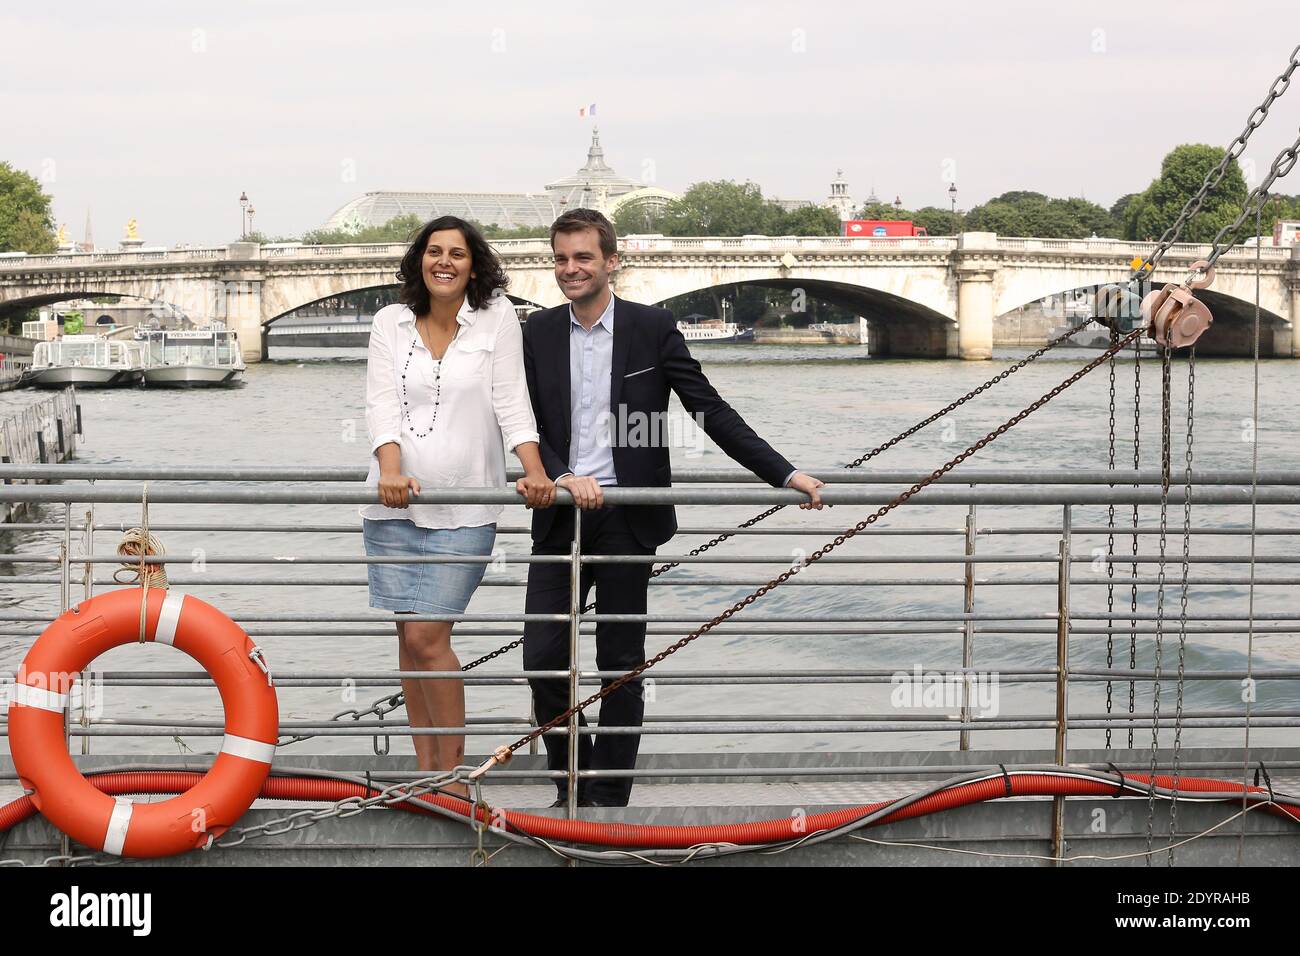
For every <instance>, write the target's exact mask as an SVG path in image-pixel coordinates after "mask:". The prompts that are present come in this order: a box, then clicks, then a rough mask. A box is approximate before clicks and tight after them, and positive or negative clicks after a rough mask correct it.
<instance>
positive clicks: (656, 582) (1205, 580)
mask: <svg viewBox="0 0 1300 956" xmlns="http://www.w3.org/2000/svg"><path fill="white" fill-rule="evenodd" d="M73 563H76V562H75V561H74V562H73ZM953 563H954V564H956V563H959V561H958V560H957V559H954V561H953ZM1256 563H1257V564H1258V565H1266V564H1267V563H1268V561H1267V559H1260V560H1259V561H1258V562H1256ZM167 580H168V582H169V584H170V585H171V586H172V587H174V588H183V589H186V590H193V589H196V588H204V587H294V588H326V587H329V588H345V587H346V588H363V587H366V586H367V585H368V584H369V582H368V581H367V580H366V579H365V578H362V577H356V578H317V577H312V578H256V577H231V578H225V577H215V576H209V575H204V576H203V577H201V578H200V577H177V576H176V575H172V574H169V575H168V576H167ZM4 583H5V585H6V586H9V585H30V586H37V585H51V584H60V583H61V579H60V578H59V577H57V576H55V575H46V576H40V575H13V576H6V577H5V578H4ZM763 583H765V582H764V581H763V579H761V578H758V577H708V578H696V577H683V576H682V575H681V573H680V572H679V573H678V574H668V575H664V576H660V577H657V578H651V579H650V582H649V586H650V587H656V588H662V587H671V588H690V587H745V588H756V587H758V586H759V585H760V584H763ZM1057 583H1058V582H1057V579H1056V578H1055V577H1051V576H1046V575H1044V576H1042V577H1036V578H975V586H976V587H1043V586H1046V585H1051V586H1052V587H1055V586H1056V585H1057ZM1070 583H1071V585H1072V586H1075V585H1077V586H1079V587H1104V586H1106V585H1108V584H1109V585H1112V586H1114V587H1116V588H1121V587H1122V588H1127V587H1129V586H1130V585H1133V584H1137V585H1139V586H1144V587H1149V586H1155V585H1158V584H1159V583H1160V578H1159V577H1151V576H1139V577H1138V578H1137V579H1136V580H1134V579H1133V578H1132V577H1131V576H1127V575H1126V576H1125V577H1123V578H1122V579H1118V578H1107V577H1104V576H1101V575H1097V574H1093V575H1090V576H1089V577H1078V578H1071V579H1070ZM1251 583H1252V582H1251V579H1250V576H1249V575H1248V574H1238V575H1224V576H1193V575H1189V576H1188V579H1187V584H1188V586H1189V587H1193V588H1194V587H1207V586H1222V585H1226V584H1251ZM1253 583H1254V584H1255V585H1257V586H1260V587H1267V586H1270V585H1272V586H1286V587H1294V586H1296V585H1300V577H1294V578H1281V577H1258V576H1257V577H1256V578H1255V580H1254V582H1253ZM527 584H528V581H527V579H525V578H493V577H491V576H486V577H484V578H483V580H482V581H481V582H480V583H479V587H511V588H521V587H525V586H527ZM1171 584H1173V585H1177V584H1178V582H1177V581H1174V580H1173V579H1171V578H1170V577H1168V576H1166V578H1165V585H1166V587H1169V586H1170V585H1171ZM92 585H93V586H94V587H109V588H112V587H121V582H120V581H115V580H113V579H112V578H96V579H95V580H94V581H92ZM964 585H965V582H964V581H963V580H962V579H960V578H911V577H909V578H825V577H817V576H815V575H805V576H799V577H792V578H790V579H788V580H787V581H786V582H785V586H786V587H862V588H866V587H890V588H917V587H925V588H934V587H962V586H964ZM1296 616H1297V617H1300V614H1298V615H1296Z"/></svg>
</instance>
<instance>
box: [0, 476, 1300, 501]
mask: <svg viewBox="0 0 1300 956" xmlns="http://www.w3.org/2000/svg"><path fill="white" fill-rule="evenodd" d="M916 477H917V476H912V477H911V478H909V479H908V482H907V484H909V485H910V484H911V483H912V481H914V480H915V478H916ZM1033 484H1034V487H1021V488H1012V487H1007V488H990V487H979V488H971V487H966V486H965V485H963V486H960V487H958V486H946V485H943V484H939V485H935V486H932V487H929V488H926V489H925V490H923V491H922V492H920V493H919V494H918V495H917V497H916V498H915V499H914V500H915V501H917V502H921V503H924V504H926V505H933V506H941V505H971V504H987V505H1017V506H1021V507H1023V506H1028V505H1066V504H1076V505H1088V504H1117V505H1122V504H1159V503H1160V500H1161V495H1160V489H1159V488H1158V487H1143V488H1133V487H1128V486H1123V487H1116V488H1105V487H1100V486H1079V485H1060V486H1053V485H1051V484H1050V483H1047V482H1033ZM901 490H902V489H901V488H899V489H897V490H889V491H879V490H876V489H875V488H874V487H873V486H868V485H848V484H841V485H837V486H834V487H827V488H823V489H821V492H820V493H821V497H822V500H823V501H824V502H825V503H826V504H828V505H873V506H879V505H883V504H887V503H889V502H891V501H893V500H894V499H895V498H896V497H897V496H898V492H899V491H901ZM1183 494H1184V491H1183V486H1182V485H1178V486H1175V487H1171V488H1170V489H1169V493H1168V496H1167V499H1168V502H1169V503H1170V504H1182V503H1183ZM1254 498H1255V500H1256V502H1257V503H1258V504H1261V505H1275V504H1285V505H1294V504H1300V484H1297V483H1291V484H1287V485H1261V486H1259V487H1258V488H1257V489H1255V490H1254ZM140 499H141V489H140V488H133V487H113V486H108V485H86V486H78V485H0V501H19V502H44V503H49V502H96V503H113V502H117V503H131V504H134V503H136V502H138V501H140ZM604 499H605V502H606V503H607V504H611V505H629V506H636V505H663V504H676V505H731V504H734V505H741V504H744V505H776V504H784V505H795V504H799V503H801V502H805V501H807V500H808V497H807V496H806V495H804V494H802V493H801V492H798V491H793V490H791V489H788V488H769V487H751V488H708V487H700V488H686V487H672V488H626V487H610V488H605V489H604ZM1251 500H1252V489H1251V488H1250V486H1249V484H1248V483H1247V484H1244V485H1243V484H1238V483H1233V484H1225V485H1221V486H1210V487H1209V488H1205V487H1195V488H1194V491H1193V494H1192V501H1193V503H1195V504H1225V505H1232V504H1235V505H1248V504H1250V503H1251ZM149 501H150V503H151V504H177V503H183V504H190V505H201V504H265V505H294V504H301V505H330V504H336V505H365V504H374V503H375V492H374V490H373V489H371V488H365V487H362V488H356V489H339V490H332V491H314V490H311V489H308V488H303V487H302V486H301V485H300V484H296V485H295V486H294V488H293V489H292V490H277V489H270V488H238V487H236V488H227V487H212V486H210V485H203V486H197V487H196V486H193V485H186V486H183V487H177V488H172V487H168V486H165V485H164V486H153V487H151V488H150V489H149ZM420 501H421V503H423V504H496V505H511V504H519V503H520V497H519V495H518V493H517V492H515V491H514V490H513V489H504V488H500V489H498V488H434V487H426V488H425V489H424V490H423V491H422V492H421V495H420ZM572 503H573V498H572V496H571V495H570V494H569V492H568V491H567V490H565V489H563V488H561V489H559V490H558V492H557V494H556V504H557V505H561V506H563V505H571V504H572Z"/></svg>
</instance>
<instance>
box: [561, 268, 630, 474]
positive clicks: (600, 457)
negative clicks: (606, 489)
mask: <svg viewBox="0 0 1300 956" xmlns="http://www.w3.org/2000/svg"><path fill="white" fill-rule="evenodd" d="M613 364H614V294H613V293H610V296H609V305H607V306H605V311H604V312H602V313H601V315H600V319H598V320H597V322H596V324H595V325H593V326H592V327H591V331H590V332H588V331H587V330H586V329H584V328H583V327H582V323H581V322H579V321H578V319H577V317H576V316H575V315H574V314H573V306H572V305H570V306H569V405H570V408H571V409H572V418H571V420H570V425H571V432H570V434H571V436H572V437H571V438H570V440H569V470H570V471H571V472H572V473H573V474H575V475H587V476H590V477H592V478H595V479H596V483H597V484H600V485H617V484H618V478H617V477H616V476H615V474H614V448H613V440H612V436H611V434H610V426H611V418H610V409H609V390H610V385H611V381H612V375H613Z"/></svg>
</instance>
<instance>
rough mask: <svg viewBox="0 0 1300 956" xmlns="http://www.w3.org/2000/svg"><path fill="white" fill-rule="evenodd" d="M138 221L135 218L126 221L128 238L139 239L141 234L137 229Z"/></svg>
mask: <svg viewBox="0 0 1300 956" xmlns="http://www.w3.org/2000/svg"><path fill="white" fill-rule="evenodd" d="M136 226H137V223H136V221H135V220H134V219H128V220H127V221H126V237H127V238H128V239H139V238H140V234H139V233H138V232H137V230H136Z"/></svg>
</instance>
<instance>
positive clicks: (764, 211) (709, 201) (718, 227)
mask: <svg viewBox="0 0 1300 956" xmlns="http://www.w3.org/2000/svg"><path fill="white" fill-rule="evenodd" d="M784 216H785V211H784V210H783V209H782V208H781V207H780V206H778V205H777V204H776V203H774V202H770V201H768V200H765V199H764V198H763V191H762V190H761V189H759V187H758V185H757V184H755V183H751V182H745V183H736V182H734V181H733V180H730V179H715V180H711V181H708V182H702V183H695V184H693V185H692V186H691V187H690V188H689V189H687V190H686V192H685V193H683V194H682V195H681V197H680V198H678V199H674V200H673V201H672V202H670V203H669V204H668V206H667V208H665V209H664V214H663V216H662V218H661V219H660V220H659V230H660V231H661V232H662V233H663V234H664V235H666V236H744V235H772V234H773V232H774V231H775V229H776V227H777V226H779V225H780V224H781V221H782V220H783V219H784Z"/></svg>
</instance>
